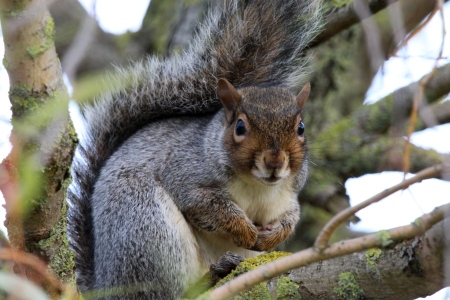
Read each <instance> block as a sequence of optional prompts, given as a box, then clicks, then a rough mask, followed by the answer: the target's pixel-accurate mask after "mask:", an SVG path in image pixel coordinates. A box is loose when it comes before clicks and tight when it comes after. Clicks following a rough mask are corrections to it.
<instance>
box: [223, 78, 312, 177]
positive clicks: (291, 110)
mask: <svg viewBox="0 0 450 300" xmlns="http://www.w3.org/2000/svg"><path fill="white" fill-rule="evenodd" d="M239 94H241V95H242V99H241V101H240V104H239V105H238V106H237V108H236V110H235V112H234V116H233V118H232V119H231V120H230V122H229V123H228V124H229V127H228V128H227V130H226V133H225V139H224V146H225V147H226V149H227V151H228V155H229V159H230V161H231V164H232V167H233V168H234V169H235V170H236V171H237V172H239V173H242V174H245V175H249V176H253V175H252V173H251V171H252V169H254V168H255V167H256V166H255V163H256V160H257V158H259V157H261V155H263V159H264V160H265V159H266V158H268V157H269V156H270V155H273V157H275V159H277V158H278V157H284V156H285V157H286V159H287V160H288V168H289V169H290V174H289V177H290V176H292V175H293V174H297V172H299V171H300V169H301V167H302V165H303V161H304V159H305V154H306V153H305V152H306V148H305V138H304V137H303V136H298V135H297V128H298V124H299V122H300V121H301V116H300V112H301V108H300V107H299V106H298V105H297V101H296V99H295V97H294V96H293V95H292V94H291V93H290V92H289V91H288V90H286V89H283V88H280V87H270V88H261V87H249V88H243V89H241V90H239ZM240 119H241V120H242V121H243V122H244V124H245V128H246V133H245V135H244V136H236V133H235V128H236V123H237V122H238V121H239V120H240ZM268 153H270V155H269V154H268ZM281 159H284V158H281ZM277 163H278V161H276V162H272V163H270V162H269V163H267V164H266V165H268V166H271V165H274V166H275V165H276V164H277Z"/></svg>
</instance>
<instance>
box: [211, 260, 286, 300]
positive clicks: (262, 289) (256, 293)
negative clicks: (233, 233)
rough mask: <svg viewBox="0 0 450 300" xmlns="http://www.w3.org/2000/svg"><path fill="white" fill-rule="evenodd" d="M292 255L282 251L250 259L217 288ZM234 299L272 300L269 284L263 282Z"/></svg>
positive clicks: (241, 264)
mask: <svg viewBox="0 0 450 300" xmlns="http://www.w3.org/2000/svg"><path fill="white" fill-rule="evenodd" d="M288 255H290V253H288V252H282V251H274V252H270V253H265V254H261V255H259V256H257V257H254V258H248V259H246V260H244V261H243V262H241V263H240V264H239V266H238V267H237V268H236V269H235V270H233V271H231V273H230V274H228V275H227V276H226V277H225V278H224V279H222V280H221V281H219V282H218V283H217V286H221V285H223V284H225V283H226V282H228V281H230V280H232V279H234V278H235V277H237V276H239V275H240V274H243V273H245V272H248V271H250V270H253V269H255V268H257V267H259V266H261V265H264V264H267V263H269V262H272V261H274V260H276V259H278V258H281V257H285V256H288ZM233 299H248V300H251V299H271V296H270V294H269V291H268V288H267V283H265V282H262V283H259V284H257V285H255V286H254V287H252V288H251V289H249V290H248V291H245V292H242V293H240V294H239V295H238V296H236V297H234V298H233Z"/></svg>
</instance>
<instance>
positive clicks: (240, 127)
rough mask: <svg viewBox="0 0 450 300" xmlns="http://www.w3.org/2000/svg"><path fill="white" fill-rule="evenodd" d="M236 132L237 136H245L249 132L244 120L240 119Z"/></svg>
mask: <svg viewBox="0 0 450 300" xmlns="http://www.w3.org/2000/svg"><path fill="white" fill-rule="evenodd" d="M235 132H236V135H237V136H241V135H244V134H245V133H246V132H247V129H246V128H245V123H244V121H242V119H239V120H238V121H237V122H236V128H235Z"/></svg>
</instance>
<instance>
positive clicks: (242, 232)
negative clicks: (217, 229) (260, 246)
mask: <svg viewBox="0 0 450 300" xmlns="http://www.w3.org/2000/svg"><path fill="white" fill-rule="evenodd" d="M244 221H245V223H244V222H242V224H241V225H240V226H239V228H236V230H235V231H234V233H233V234H232V236H233V242H234V243H235V244H236V246H238V247H242V248H245V249H251V248H252V247H253V246H254V245H255V243H256V240H257V238H258V229H257V228H256V226H255V225H253V223H252V222H251V221H250V220H244Z"/></svg>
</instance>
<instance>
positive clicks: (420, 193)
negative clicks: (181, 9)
mask: <svg viewBox="0 0 450 300" xmlns="http://www.w3.org/2000/svg"><path fill="white" fill-rule="evenodd" d="M79 1H80V2H81V3H82V4H83V6H84V7H85V8H86V9H87V10H88V11H90V12H91V14H92V15H94V13H92V12H93V9H92V8H93V5H92V2H93V1H92V0H79ZM149 1H150V0H127V1H125V0H122V1H121V0H98V1H97V3H96V10H95V11H96V12H95V16H96V18H97V19H98V20H99V24H100V26H101V27H102V28H103V29H104V30H106V31H109V32H112V33H116V34H120V33H123V32H125V31H127V30H130V31H136V30H138V29H139V28H140V26H141V22H142V18H143V16H144V14H145V11H146V8H147V5H148V3H149ZM445 10H446V15H449V13H450V6H449V5H446V8H445ZM449 20H450V18H449V17H447V20H446V24H447V26H446V28H447V30H448V31H450V29H448V28H450V26H448V24H449ZM441 24H442V23H441V20H440V17H439V15H438V16H437V17H435V18H434V19H433V20H432V21H431V22H430V23H429V24H428V25H427V27H426V28H425V30H423V31H422V32H420V33H419V34H418V35H417V36H416V37H414V38H413V39H412V40H411V41H410V42H409V44H408V46H407V47H406V48H405V49H403V50H402V51H400V52H399V56H401V57H400V58H391V59H390V60H389V61H388V62H387V63H386V64H385V65H384V67H383V69H382V70H381V69H380V71H379V72H378V75H377V76H376V78H375V79H374V82H373V83H372V86H371V88H370V90H369V92H368V94H367V98H366V100H365V101H366V103H372V102H375V101H376V100H378V99H379V98H381V97H383V96H384V95H387V94H389V93H391V92H392V91H394V90H396V89H398V88H399V87H401V86H404V85H407V84H409V83H410V82H412V81H416V80H418V79H419V78H420V77H422V76H423V75H424V74H426V73H428V72H429V71H430V70H431V68H432V66H433V64H434V60H433V59H432V58H433V57H436V56H437V53H438V51H439V50H438V49H439V46H440V43H441V38H442V34H441V26H442V25H441ZM446 40H447V41H450V38H449V37H448V35H447V37H446ZM448 45H449V43H448V42H447V43H446V47H445V51H444V57H449V56H450V47H448ZM3 53H4V45H3V43H2V42H0V57H3ZM404 57H408V58H404ZM444 63H448V61H447V60H445V61H442V64H444ZM8 89H9V84H8V77H7V74H6V71H5V70H4V68H3V66H0V161H1V160H2V159H3V158H4V157H6V155H7V154H8V152H9V151H10V145H9V142H8V138H9V132H10V130H11V125H10V124H9V120H10V118H11V111H10V104H9V99H8ZM449 137H450V124H447V125H443V126H437V127H435V128H431V129H427V130H424V131H423V132H419V133H415V134H414V135H413V139H412V141H413V143H415V144H416V145H419V146H423V147H427V148H433V149H436V150H437V151H440V152H442V153H450V138H449ZM311 139H312V140H313V139H314V137H311ZM402 177H403V174H401V173H399V172H383V173H381V174H369V175H365V176H362V177H360V178H354V179H350V180H348V181H347V182H346V183H345V185H346V188H347V191H348V194H349V196H350V200H351V204H352V205H354V204H357V203H359V202H360V201H363V200H365V199H367V198H369V197H370V196H373V195H374V194H376V193H379V192H380V191H382V190H383V189H385V188H387V187H390V186H392V185H394V184H396V183H398V182H400V181H401V180H402ZM449 200H450V182H444V181H441V180H425V181H424V182H422V183H420V184H416V185H414V186H412V187H411V188H410V189H408V190H406V191H402V192H398V193H396V194H395V195H392V196H390V197H389V198H387V199H385V200H383V201H381V202H380V203H378V204H375V205H372V206H370V207H369V208H367V209H365V210H363V211H361V212H359V213H358V214H357V215H358V216H359V217H360V218H361V219H362V221H361V222H360V223H358V224H356V225H353V226H352V227H353V228H355V229H358V230H367V231H375V230H380V229H388V228H391V227H395V226H400V225H404V224H409V223H410V222H412V221H413V220H414V219H415V218H416V217H418V216H420V215H422V214H423V213H426V212H429V211H431V210H432V209H433V208H434V207H436V206H438V205H441V204H443V203H447V202H449ZM2 203H4V199H3V197H1V194H0V204H2ZM4 215H5V212H4V209H3V208H1V207H0V230H4V231H6V229H5V228H4V227H3V222H2V221H1V220H3V219H4ZM430 299H431V297H430ZM433 299H436V300H437V299H450V296H448V297H445V292H444V291H442V292H440V293H438V294H436V295H434V296H433Z"/></svg>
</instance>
